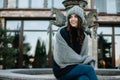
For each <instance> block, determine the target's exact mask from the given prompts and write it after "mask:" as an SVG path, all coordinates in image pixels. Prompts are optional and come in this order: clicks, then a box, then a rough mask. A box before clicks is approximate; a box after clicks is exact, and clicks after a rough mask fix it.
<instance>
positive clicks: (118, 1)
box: [116, 0, 120, 13]
mask: <svg viewBox="0 0 120 80" xmlns="http://www.w3.org/2000/svg"><path fill="white" fill-rule="evenodd" d="M116 7H117V13H120V0H116Z"/></svg>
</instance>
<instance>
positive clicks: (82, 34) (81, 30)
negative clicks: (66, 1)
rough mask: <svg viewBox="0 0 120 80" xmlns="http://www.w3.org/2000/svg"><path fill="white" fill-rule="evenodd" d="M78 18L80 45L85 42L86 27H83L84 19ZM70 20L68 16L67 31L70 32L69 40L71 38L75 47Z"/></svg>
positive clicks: (71, 42) (71, 43) (78, 39)
mask: <svg viewBox="0 0 120 80" xmlns="http://www.w3.org/2000/svg"><path fill="white" fill-rule="evenodd" d="M77 18H78V27H77V38H76V39H77V41H78V42H79V44H80V45H82V44H83V40H84V37H85V35H84V27H83V25H82V24H83V21H82V19H81V18H80V17H79V16H77ZM69 19H70V15H69V16H68V23H67V31H68V35H69V38H70V45H71V46H72V47H73V44H74V42H73V38H72V34H71V27H72V26H71V25H70V22H69Z"/></svg>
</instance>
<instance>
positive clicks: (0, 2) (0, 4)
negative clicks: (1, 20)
mask: <svg viewBox="0 0 120 80" xmlns="http://www.w3.org/2000/svg"><path fill="white" fill-rule="evenodd" d="M0 8H3V0H0Z"/></svg>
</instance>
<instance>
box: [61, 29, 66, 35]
mask: <svg viewBox="0 0 120 80" xmlns="http://www.w3.org/2000/svg"><path fill="white" fill-rule="evenodd" d="M66 33H67V27H62V28H61V29H60V34H61V35H64V34H66Z"/></svg>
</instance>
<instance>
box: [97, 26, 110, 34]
mask: <svg viewBox="0 0 120 80" xmlns="http://www.w3.org/2000/svg"><path fill="white" fill-rule="evenodd" d="M97 33H98V34H101V33H102V34H112V28H111V27H99V28H98V30H97Z"/></svg>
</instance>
